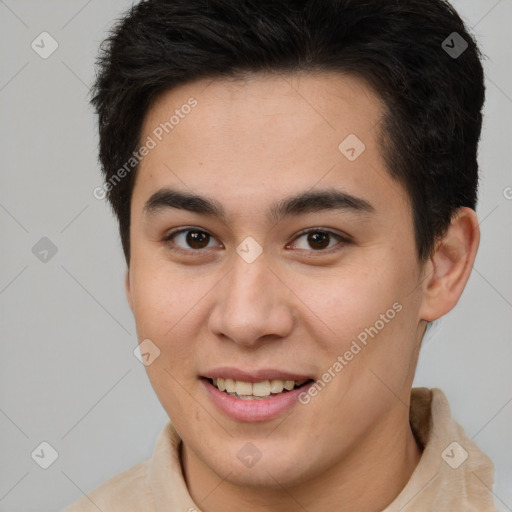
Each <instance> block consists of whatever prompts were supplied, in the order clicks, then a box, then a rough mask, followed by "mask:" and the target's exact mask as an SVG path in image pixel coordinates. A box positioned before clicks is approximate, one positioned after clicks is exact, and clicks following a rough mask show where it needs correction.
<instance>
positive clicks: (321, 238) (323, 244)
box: [291, 228, 350, 253]
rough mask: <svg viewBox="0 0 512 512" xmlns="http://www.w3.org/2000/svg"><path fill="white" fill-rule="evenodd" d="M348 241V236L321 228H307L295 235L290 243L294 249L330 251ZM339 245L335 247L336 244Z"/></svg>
mask: <svg viewBox="0 0 512 512" xmlns="http://www.w3.org/2000/svg"><path fill="white" fill-rule="evenodd" d="M348 243H350V238H349V236H348V235H347V236H342V235H339V234H337V233H334V232H332V231H327V230H323V229H318V228H316V229H309V230H308V231H303V232H302V233H300V234H299V236H297V238H296V239H295V240H294V242H293V243H292V244H291V246H292V248H294V249H301V250H305V251H308V252H322V253H328V252H329V253H330V252H332V251H331V249H333V250H338V249H341V248H342V247H343V246H344V245H345V244H348ZM337 245H338V246H339V247H336V246H337Z"/></svg>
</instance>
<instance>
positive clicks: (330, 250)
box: [162, 226, 352, 255]
mask: <svg viewBox="0 0 512 512" xmlns="http://www.w3.org/2000/svg"><path fill="white" fill-rule="evenodd" d="M189 231H191V232H193V231H196V232H198V233H204V234H206V235H208V236H210V237H211V238H212V239H215V237H214V236H213V235H212V234H210V233H208V231H205V230H204V229H199V228H196V227H193V226H190V227H187V228H180V229H177V230H175V231H172V232H170V233H168V234H167V235H165V236H164V238H163V239H162V243H164V244H165V245H167V247H168V248H169V249H170V250H171V251H174V252H177V253H181V254H186V255H192V254H194V253H195V254H197V255H200V253H204V251H205V250H206V249H184V248H183V247H180V246H177V245H176V244H174V243H172V245H171V244H170V243H169V242H171V240H172V239H173V238H174V237H176V236H177V235H179V234H181V233H187V232H189ZM310 233H324V234H327V235H328V236H329V237H334V238H336V239H338V241H339V242H341V243H342V244H343V245H345V244H349V243H351V242H352V240H351V238H350V237H349V236H348V235H345V236H343V235H340V234H338V233H335V232H333V231H330V230H328V229H323V228H308V229H306V230H304V231H301V232H299V233H298V234H297V235H296V237H295V238H294V239H293V241H292V242H295V241H296V240H297V239H299V238H300V237H302V236H305V235H309V234H310ZM289 245H291V244H287V248H288V246H289ZM343 245H342V246H341V247H337V245H335V246H333V247H330V248H328V249H319V250H313V249H312V250H307V249H299V250H300V251H306V252H311V253H317V254H320V255H325V254H331V253H333V252H337V251H339V250H341V249H342V248H343Z"/></svg>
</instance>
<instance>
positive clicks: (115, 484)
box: [63, 388, 496, 512]
mask: <svg viewBox="0 0 512 512" xmlns="http://www.w3.org/2000/svg"><path fill="white" fill-rule="evenodd" d="M410 423H411V427H412V430H413V432H414V435H415V437H416V439H417V441H418V442H419V444H420V445H421V446H422V447H423V448H424V449H423V454H422V457H421V460H420V462H419V464H418V466H417V467H416V469H415V470H414V472H413V474H412V475H411V478H410V479H409V482H408V483H407V485H406V486H405V487H404V489H403V490H402V492H401V493H400V494H399V495H398V496H397V497H396V498H395V500H394V501H393V503H391V504H390V505H389V506H388V507H386V508H385V509H384V510H383V511H382V512H399V511H400V512H427V511H428V512H452V511H457V512H470V511H471V512H494V511H495V510H496V508H495V506H494V503H493V497H492V496H493V495H492V486H493V478H494V465H493V463H492V462H491V460H490V459H489V457H487V455H485V454H484V453H482V452H481V451H480V449H479V448H478V447H477V445H476V444H475V443H474V442H473V441H471V439H469V438H468V436H467V435H466V433H465V432H464V429H463V428H462V427H461V426H460V425H459V424H458V423H456V422H455V421H454V420H453V419H452V418H451V413H450V407H449V405H448V402H447V400H446V397H445V395H444V394H443V392H442V391H441V390H440V389H435V388H434V389H431V390H430V389H427V388H413V389H412V392H411V408H410ZM180 443H181V439H180V437H179V436H178V434H177V432H176V431H175V430H174V428H173V426H172V424H171V423H170V422H169V423H167V425H166V426H165V428H164V429H163V430H162V432H161V433H160V435H159V436H158V439H157V441H156V444H155V449H154V452H153V455H152V457H151V458H150V459H148V460H146V461H144V462H141V463H139V464H137V465H135V466H133V467H131V468H130V469H127V470H126V471H123V472H122V473H119V474H118V475H116V476H114V477H113V478H111V479H110V480H107V481H106V482H105V483H103V484H102V485H100V486H99V487H98V488H96V489H95V490H94V491H92V492H90V493H89V494H87V495H84V496H82V498H80V499H79V500H78V501H76V502H75V503H74V504H72V505H71V506H70V507H68V508H67V509H65V510H64V511H63V512H97V511H98V510H101V511H102V512H142V511H144V512H200V510H201V509H200V507H199V506H198V505H196V504H195V503H194V502H193V501H192V498H191V496H190V494H189V492H188V489H187V485H186V483H185V480H184V478H183V473H182V468H181V463H180V456H179V445H180Z"/></svg>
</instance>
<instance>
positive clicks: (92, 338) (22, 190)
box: [0, 0, 512, 512]
mask: <svg viewBox="0 0 512 512" xmlns="http://www.w3.org/2000/svg"><path fill="white" fill-rule="evenodd" d="M129 4H130V2H127V1H121V0H109V1H100V0H89V1H86V0H80V1H69V0H68V1H64V0H58V1H57V0H53V1H26V0H25V1H23V0H18V1H15V0H5V1H1V0H0V20H1V21H0V38H1V46H0V48H1V70H0V111H1V119H2V123H1V128H0V129H1V132H0V144H1V153H0V155H1V186H0V228H1V247H2V250H1V266H0V308H1V359H0V369H1V386H0V432H1V433H0V449H1V461H2V465H1V471H0V511H7V510H9V511H12V512H21V511H23V512H31V511H38V512H43V511H51V510H59V509H60V508H62V507H64V506H65V505H66V504H69V503H70V502H72V501H73V500H75V499H76V498H78V497H79V496H81V495H82V493H83V492H88V491H89V490H91V489H92V488H94V487H96V486H97V485H98V484H100V483H101V482H103V481H105V480H106V479H107V478H109V477H110V476H112V475H114V474H116V473H118V472H120V471H121V470H124V469H126V468H128V467H129V466H131V465H133V464H135V463H137V462H139V461H141V460H144V459H146V458H148V457H149V456H150V454H151V452H152V449H153V445H154V442H155V439H156V437H157V435H158V433H159V432H160V430H161V428H162V427H163V425H164V424H165V422H166V421H167V416H166V414H165V413H164V411H163V409H162V408H161V406H160V404H159V402H158V400H157V398H156V397H155V395H154V393H153V391H152V388H151V386H150V384H149V382H148V380H147V377H146V374H145V370H144V367H143V366H142V364H140V363H139V361H138V360H137V359H136V358H135V357H134V355H133V349H134V347H135V346H136V344H137V340H136V335H135V326H134V321H133V319H132V315H131V312H130V310H129V308H128V305H127V303H126V299H125V296H124V288H123V276H124V271H125V264H124V260H123V257H122V252H121V246H120V242H119V239H118V234H117V226H116V224H115V221H114V219H113V217H112V216H111V214H110V210H109V208H108V206H107V205H106V203H104V202H103V201H99V200H96V199H95V198H94V197H93V194H92V191H93V189H94V188H95V187H96V186H98V185H101V177H100V172H99V168H98V165H97V160H96V144H97V138H96V127H95V124H94V123H95V120H94V118H93V115H92V111H91V109H90V107H89V106H88V104H87V93H88V85H89V84H91V83H92V80H93V77H94V70H93V62H94V59H95V56H96V53H97V49H98V44H99V42H100V41H101V40H102V39H103V38H104V36H105V32H106V30H107V28H108V27H109V26H110V24H111V22H112V21H113V20H114V19H115V18H116V17H118V16H119V15H120V14H121V12H122V11H124V9H125V8H126V7H128V6H129ZM454 5H455V7H456V8H458V10H459V12H460V13H461V14H462V15H463V17H464V18H465V19H466V20H467V22H468V24H469V25H470V26H471V27H473V30H474V32H475V33H476V35H477V38H478V40H479V42H480V45H481V48H482V49H483V51H484V53H485V54H486V55H487V56H488V60H487V61H486V63H485V70H486V78H487V104H486V110H485V115H486V117H485V124H484V131H483V139H482V143H481V149H480V163H481V169H482V180H481V192H480V202H479V206H478V209H477V213H478V214H479V218H480V220H481V229H482V241H481V246H480V250H479V253H478V257H477V260H476V264H475V268H474V271H473V273H472V276H471V278H470V281H469V283H468V285H467V287H466V290H465V292H464V295H463V297H462V299H461V301H460V302H459V304H458V305H457V307H456V308H455V309H454V310H453V311H452V312H451V313H450V314H449V315H447V316H446V317H445V318H444V319H443V321H442V322H441V323H440V324H439V326H438V327H437V328H436V329H435V330H434V331H432V332H431V336H429V341H428V342H427V343H426V344H425V346H424V348H423V349H422V354H421V357H420V362H419V368H418V372H417V377H416V381H415V385H418V386H428V387H439V388H441V389H443V391H444V392H445V393H446V395H447V396H448V399H449V402H450V404H451V407H452V411H453V414H454V416H455V418H456V419H457V420H458V421H459V422H460V423H461V424H462V425H463V426H464V427H465V429H466V431H467V433H468V435H469V436H470V437H472V438H473V439H474V440H475V441H476V442H477V443H478V444H479V446H480V447H481V448H482V449H483V450H484V451H485V452H486V453H487V454H489V456H490V457H491V458H492V459H493V461H494V462H495V465H496V468H497V482H498V487H497V494H498V498H499V500H497V501H498V503H500V504H501V506H502V507H507V509H508V510H510V509H511V507H512V484H511V482H512V462H511V460H512V456H511V455H512V434H511V433H512V371H511V361H512V344H511V339H510V331H511V327H512V325H511V324H512V314H511V313H512V273H511V270H510V269H511V262H512V259H511V255H512V237H511V233H512V215H511V213H512V199H507V197H506V196H507V195H508V197H509V198H510V197H512V189H507V187H512V173H511V170H510V169H511V162H512V143H511V142H512V141H511V140H510V135H511V133H512V121H511V119H512V115H511V114H512V76H511V75H512V67H511V66H510V62H511V60H510V58H511V55H510V54H511V50H510V48H511V39H512V37H511V35H510V27H511V26H512V0H500V1H498V0H457V1H455V2H454ZM43 31H46V32H48V33H50V34H51V36H52V37H53V38H54V39H55V40H56V41H57V42H58V45H59V46H58V49H57V50H56V51H55V52H54V53H53V54H52V55H51V56H50V57H49V58H47V59H42V58H41V57H40V56H39V55H38V54H37V53H36V52H35V51H34V50H33V49H32V48H31V43H32V41H33V40H34V39H35V38H36V37H37V36H38V35H39V34H40V33H41V32H43ZM46 48H48V46H46ZM440 51H442V50H440ZM507 190H508V191H509V193H508V194H507ZM43 237H47V238H49V239H50V240H51V242H52V243H53V244H54V245H55V246H56V248H57V252H56V254H55V255H53V256H52V255H51V252H50V253H48V256H47V261H46V262H42V261H40V259H38V258H37V257H36V255H35V254H34V253H33V251H32V248H33V247H34V245H35V244H36V243H38V241H39V240H40V239H41V238H43ZM41 243H44V242H41ZM40 256H42V255H40ZM43 441H46V442H49V443H50V444H51V445H52V446H53V447H54V448H55V449H56V450H57V452H58V454H59V457H58V458H57V460H56V461H55V462H54V463H53V464H52V465H51V466H50V467H49V468H48V469H46V470H44V469H42V468H40V467H39V465H37V464H36V462H35V461H34V460H33V459H32V458H31V453H32V452H33V451H34V449H36V448H37V447H38V446H39V445H40V443H41V442H43ZM47 453H48V452H47Z"/></svg>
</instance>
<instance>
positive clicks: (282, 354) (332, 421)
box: [126, 74, 479, 512]
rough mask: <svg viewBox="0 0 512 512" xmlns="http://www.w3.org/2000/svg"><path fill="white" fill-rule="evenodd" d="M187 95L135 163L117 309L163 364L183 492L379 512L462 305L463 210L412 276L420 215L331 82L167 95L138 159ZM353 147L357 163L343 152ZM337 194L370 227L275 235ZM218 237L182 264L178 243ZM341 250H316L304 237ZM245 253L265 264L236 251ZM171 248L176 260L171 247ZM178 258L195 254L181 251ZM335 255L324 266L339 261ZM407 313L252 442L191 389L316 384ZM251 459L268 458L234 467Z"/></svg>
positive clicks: (472, 250) (471, 227)
mask: <svg viewBox="0 0 512 512" xmlns="http://www.w3.org/2000/svg"><path fill="white" fill-rule="evenodd" d="M191 96H193V97H194V98H195V99H196V100H197V101H198V104H197V106H196V107H195V108H194V109H193V110H192V111H191V112H190V114H188V115H187V116H185V117H184V118H183V119H181V120H180V123H179V125H177V126H175V127H174V129H173V130H172V132H170V133H169V134H168V135H167V136H166V137H164V138H163V140H162V141H161V142H159V143H158V144H157V146H156V147H155V148H154V149H152V150H151V151H150V152H149V154H148V155H147V156H146V157H145V158H144V159H143V161H142V162H141V165H140V168H139V169H138V173H137V177H136V181H135V186H134V190H133V198H132V209H131V243H130V249H131V260H130V265H129V270H128V272H127V275H126V292H127V297H128V301H129V304H130V307H131V308H132V311H133V313H134V316H135V319H136V325H137V332H138V337H139V340H144V339H147V338H149V339H151V340H152V341H153V343H155V344H156V345H157V346H158V348H159V349H160V351H161V354H160V357H158V358H157V359H156V360H155V361H154V362H153V363H152V364H151V365H149V366H148V367H147V372H148V376H149V379H150V381H151V384H152V386H153V388H154V390H155V392H156V394H157V395H158V397H159V400H160V402H161V403H162V405H163V407H164V409H165V410H166V412H167V413H168V415H169V417H170V419H171V421H172V422H173V424H174V426H175V428H176V430H177V431H178V433H179V435H180V437H181V438H182V440H183V445H182V451H181V457H182V466H183V471H184V476H185V480H186V482H187V485H188V488H189V491H190V494H191V496H192V498H193V499H194V501H195V503H196V504H197V505H198V507H200V508H201V509H202V510H203V511H205V512H217V511H219V512H220V511H223V512H230V511H239V510H246V511H262V510H273V511H292V510H293V511H295V510H297V509H300V508H301V507H303V508H304V509H306V510H308V511H309V512H315V511H321V510H326V508H327V507H328V506H333V507H336V510H343V511H360V510H366V511H368V512H371V511H375V512H377V511H381V510H382V509H384V508H385V507H386V506H387V505H388V504H389V503H391V502H392V501H393V500H394V498H395V497H396V496H397V495H398V494H399V492H400V491H401V489H402V488H403V487H404V486H405V484H406V483H407V481H408V480H409V478H410V476H411V474H412V472H413V471H414V469H415V467H416V466H417V464H418V462H419V460H420V458H421V448H420V447H419V446H418V445H417V444H416V442H415V440H414V437H413V434H412V432H411V429H410V425H409V421H408V415H409V410H408V408H409V403H410V390H411V387H412V382H413V378H414V372H415V368H416V363H417V357H418V351H419V347H420V344H421V340H422V337H423V334H424V331H425V326H426V321H430V320H434V319H436V318H439V317H440V316H442V315H444V314H445V313H447V312H448V311H449V310H450V309H452V308H453V306H454V305H455V304H456V303H457V300H458V299H459V296H460V294H461V293H462V291H463V289H464V286H465V284H466V282H467V279H468V278H469V274H470V272H471V267H472V264H473V261H474V258H475V254H476V250H477V247H478V243H479V231H478V223H477V219H476V215H475V212H474V211H473V210H470V209H468V208H461V209H459V211H458V212H457V215H456V216H455V217H454V220H453V221H452V224H451V225H450V227H449V229H448V230H447V232H446V235H445V236H444V238H443V239H441V240H439V241H438V243H437V246H436V247H437V250H436V252H435V254H434V255H433V256H432V258H431V259H429V260H428V261H427V262H426V263H425V264H421V263H420V262H419V261H418V258H417V251H416V247H415V242H414V230H413V221H412V210H411V205H410V201H409V198H408V196H407V194H406V193H405V190H404V188H403V187H402V186H401V185H400V184H399V183H398V182H396V181H395V180H393V179H392V178H391V176H390V175H389V173H388V171H387V170H386V166H385V163H384V159H383V157H382V149H381V147H380V146H379V144H378V136H379V129H380V126H379V122H380V119H381V118H382V115H383V113H384V106H383V104H382V102H381V100H380V99H379V97H378V95H377V94H376V93H375V92H374V91H373V90H372V89H371V88H370V87H369V86H367V85H366V84H365V82H363V81H362V80H360V79H358V78H355V77H351V76H342V75H334V74H330V75H327V74H324V75H322V74H315V75H313V74H309V75H308V74H293V75H292V74H287V75H282V76H278V75H262V74H254V75H251V76H249V77H246V79H244V80H238V81H228V80H224V79H223V80H214V81H211V80H208V81H206V80H202V81H196V82H193V83H190V84H187V85H184V86H180V87H179V88H175V89H173V90H171V91H167V92H165V93H164V94H163V95H161V96H160V97H159V98H158V99H157V101H156V102H155V103H153V104H152V105H151V107H150V109H149V111H148V113H147V115H146V118H145V120H144V124H143V127H142V132H141V138H140V140H141V141H144V140H146V137H147V136H151V134H152V132H153V130H154V129H155V127H157V126H158V125H159V124H160V123H161V122H164V121H166V120H168V119H169V117H170V116H171V115H172V113H173V111H174V110H175V109H177V108H180V106H181V105H183V104H184V103H186V102H187V100H188V98H190V97H191ZM351 133H353V134H356V135H357V137H358V138H359V139H360V140H361V141H363V142H364V144H365V146H366V149H365V151H364V152H363V153H362V154H361V155H360V156H359V157H358V158H357V159H356V160H355V161H353V162H351V161H349V160H348V159H347V158H345V156H344V155H343V154H342V153H341V152H340V150H339V149H338V145H339V144H340V142H341V141H343V140H344V139H345V138H346V137H347V135H349V134H351ZM164 187H172V188H174V189H177V190H179V191H182V192H188V193H194V194H198V195H201V196H204V197H208V198H211V199H215V200H216V201H218V202H219V203H221V204H222V206H223V207H224V209H225V210H226V219H224V220H220V219H218V218H215V217H212V216H207V215H201V214H197V213H192V212H188V211H185V210H178V209H175V208H163V209H160V210H158V211H157V212H156V213H153V214H147V213H146V212H145V211H144V205H145V203H146V201H147V200H148V199H149V198H150V197H151V195H152V194H154V193H155V192H156V191H158V190H159V189H161V188H164ZM327 189H336V190H339V191H342V192H345V193H349V194H351V195H353V196H356V197H359V198H363V199H364V200H366V201H367V202H369V203H370V204H371V205H372V206H373V208H374V211H373V212H372V213H367V214H361V213H357V212H354V211H351V210H336V211H332V210H326V211H317V212H309V213H306V214H301V215H294V216H290V217H287V218H284V219H282V220H280V221H279V222H277V223H276V222H272V221H270V220H269V219H268V218H267V217H266V215H265V214H266V211H267V210H268V209H269V208H270V207H271V206H272V205H274V203H276V202H278V201H280V200H283V199H285V198H288V197H289V196H292V195H294V194H298V193H301V192H305V191H311V190H313V191H316V190H327ZM180 227H181V228H184V227H188V228H192V231H194V230H200V231H204V232H206V233H207V234H209V235H211V238H210V239H207V240H206V241H205V242H204V243H203V246H202V247H204V248H201V246H199V248H197V247H198V246H194V247H191V246H190V245H189V244H187V241H186V238H185V236H184V235H178V236H176V237H175V238H174V239H170V240H168V241H163V239H164V237H165V235H166V234H169V232H170V231H171V230H173V229H177V228H180ZM309 228H318V229H317V231H316V232H317V233H318V231H320V232H325V231H329V232H332V233H334V234H340V235H349V237H351V241H349V242H340V240H339V239H337V238H336V237H335V236H332V237H331V238H330V239H328V242H329V247H328V248H327V249H318V246H315V245H314V244H313V245H312V244H310V243H308V237H307V235H301V234H300V232H301V231H302V230H304V229H309ZM248 236H251V237H253V238H254V239H255V240H256V241H257V242H258V243H259V244H260V246H261V248H262V250H263V252H262V254H261V255H260V256H259V257H258V258H257V259H256V260H255V261H254V262H252V263H247V262H246V261H244V259H242V258H241V257H240V256H239V255H238V254H237V252H236V248H237V246H239V244H241V242H242V241H243V240H244V239H245V238H246V237H248ZM173 242H174V245H173ZM173 247H175V248H179V247H181V249H182V250H183V251H184V252H181V253H180V252H176V251H173V250H172V248H173ZM329 251H330V252H329ZM396 302H398V303H399V304H400V305H401V306H402V310H401V311H400V312H399V313H397V314H396V316H395V317H394V318H393V319H392V320H390V321H389V322H388V323H386V324H385V327H384V328H382V329H381V330H380V331H379V332H378V335H376V336H375V337H374V338H371V339H369V342H368V344H367V346H366V347H365V348H364V350H361V352H360V353H358V354H357V355H356V356H354V358H353V359H352V360H351V361H350V362H349V364H347V365H346V366H345V367H344V368H343V370H342V371H341V372H339V373H338V374H336V376H335V378H333V379H332V380H331V382H329V383H328V384H327V385H326V386H325V388H324V389H323V390H322V391H321V392H320V393H318V395H317V396H315V397H314V398H312V399H311V401H310V402H309V403H308V404H307V405H301V404H296V405H295V406H294V407H293V409H292V410H291V411H290V413H289V414H285V415H283V416H280V417H279V418H277V419H274V420H270V421H264V422H256V423H248V422H236V421H234V420H232V419H230V418H229V417H227V416H225V415H224V414H223V413H222V412H221V411H219V410H218V409H217V408H216V406H215V405H214V404H213V403H212V401H211V400H210V398H209V397H208V395H207V394H206V393H205V390H204V389H203V386H202V385H201V382H200V381H199V376H200V375H203V374H204V372H205V371H207V370H210V369H212V368H215V367H222V366H233V367H237V368H243V369H246V370H249V371H250V370H251V369H253V368H274V369H275V368H277V369H283V370H288V371H292V372H296V373H300V374H305V375H310V376H311V377H312V378H314V379H320V378H321V377H322V374H323V373H324V372H325V371H326V370H327V369H328V368H329V367H332V365H333V363H334V362H335V361H336V359H337V357H338V355H340V354H341V355H342V354H344V353H345V352H346V351H347V350H348V349H349V348H350V345H351V343H352V341H353V340H354V339H356V337H357V335H358V334H359V333H361V332H362V331H364V329H365V328H368V327H370V326H374V325H375V323H376V321H377V320H379V318H381V317H380V315H381V314H384V313H386V311H387V310H389V309H390V308H391V307H392V305H393V304H394V303H396ZM247 442H251V443H252V444H253V445H255V446H256V447H257V449H258V450H259V451H260V452H261V454H262V457H261V459H260V460H259V461H258V462H257V463H256V464H255V465H254V466H253V467H251V468H247V467H245V466H244V465H243V464H242V463H241V462H240V460H239V459H238V457H237V453H238V451H239V450H240V449H241V448H242V447H243V446H244V445H245V443H247Z"/></svg>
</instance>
